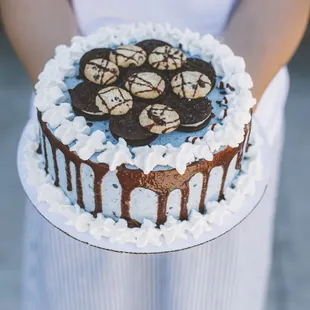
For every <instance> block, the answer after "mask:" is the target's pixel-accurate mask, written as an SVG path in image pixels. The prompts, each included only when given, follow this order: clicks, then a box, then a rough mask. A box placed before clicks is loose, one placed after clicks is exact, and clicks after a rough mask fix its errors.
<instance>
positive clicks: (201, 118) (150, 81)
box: [35, 24, 255, 173]
mask: <svg viewBox="0 0 310 310" xmlns="http://www.w3.org/2000/svg"><path fill="white" fill-rule="evenodd" d="M251 87H252V81H251V78H250V76H249V75H248V74H247V73H246V72H245V64H244V61H243V59H242V58H241V57H237V56H234V55H233V53H232V51H231V50H230V49H229V48H228V47H227V46H226V45H223V44H220V43H219V42H218V41H217V40H215V39H214V38H213V37H212V36H210V35H207V36H204V37H200V36H199V35H198V34H197V33H192V32H190V31H186V32H185V33H183V32H181V31H179V30H177V29H171V28H170V27H169V26H166V27H164V26H161V25H151V24H147V25H145V24H141V25H124V26H119V27H117V28H108V27H105V28H101V29H100V30H98V31H97V32H96V33H95V34H93V35H90V36H88V37H74V38H73V39H72V44H71V46H70V47H66V46H59V47H57V48H56V53H55V57H54V59H52V60H50V61H49V62H48V63H47V64H46V66H45V68H44V71H43V72H42V73H41V74H40V76H39V82H38V84H37V85H36V90H37V96H36V99H35V105H36V107H37V108H38V110H39V111H40V112H41V113H42V119H43V121H45V122H47V123H48V126H49V129H50V130H51V131H52V132H53V134H54V135H55V136H56V137H57V138H58V139H59V140H60V141H61V142H62V143H63V144H66V145H68V146H69V147H70V149H71V150H72V151H74V152H76V153H77V154H78V155H79V156H80V157H81V159H83V160H88V159H90V160H93V161H96V162H100V163H104V164H108V165H109V168H110V170H114V169H116V167H117V166H119V165H122V164H126V165H129V167H132V168H140V169H142V170H143V171H144V172H145V173H149V172H150V171H152V170H153V169H171V168H176V169H177V170H178V171H179V172H180V173H184V172H185V169H186V165H187V164H189V163H191V162H193V161H195V160H201V159H204V160H212V159H213V154H214V153H216V152H218V151H219V150H220V149H221V148H223V147H226V146H230V147H236V146H238V144H239V143H240V142H242V140H243V136H244V126H245V125H246V124H247V123H249V122H250V120H251V114H250V109H251V108H252V107H253V105H254V104H255V99H253V97H252V94H251V92H250V91H249V88H251Z"/></svg>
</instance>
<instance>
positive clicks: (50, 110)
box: [34, 23, 256, 174]
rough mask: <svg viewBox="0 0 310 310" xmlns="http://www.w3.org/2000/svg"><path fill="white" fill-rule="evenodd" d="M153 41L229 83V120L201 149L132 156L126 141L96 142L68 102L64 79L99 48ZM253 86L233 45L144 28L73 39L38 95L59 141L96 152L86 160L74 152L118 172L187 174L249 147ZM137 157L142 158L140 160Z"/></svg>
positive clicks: (191, 146)
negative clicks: (192, 166)
mask: <svg viewBox="0 0 310 310" xmlns="http://www.w3.org/2000/svg"><path fill="white" fill-rule="evenodd" d="M150 38H153V39H160V40H164V41H166V42H168V43H170V44H171V45H174V46H178V45H179V44H182V49H183V50H184V51H186V52H189V53H190V54H191V55H193V56H195V55H197V56H200V57H201V58H202V59H203V60H205V61H211V63H212V65H213V67H214V69H215V71H216V74H217V75H218V76H222V77H223V78H222V81H221V82H220V83H221V86H222V87H224V88H225V90H226V92H227V93H228V94H227V95H226V102H223V104H227V107H228V109H227V116H226V117H225V118H224V119H223V122H222V124H216V125H215V126H214V127H213V128H212V130H211V129H210V128H209V129H208V131H207V132H206V134H205V135H204V137H203V139H197V140H196V141H195V143H189V142H184V143H183V144H182V145H181V146H180V147H176V148H175V147H169V146H161V145H153V146H152V147H148V146H147V147H135V148H132V150H131V151H130V150H129V148H128V146H127V144H126V142H125V141H123V140H122V139H120V141H119V143H118V144H116V145H114V144H112V143H109V142H106V139H105V137H104V136H103V135H101V138H100V139H94V137H93V135H90V131H89V129H87V124H86V120H85V118H84V117H82V116H76V117H74V114H73V113H72V112H73V111H72V107H71V106H70V105H69V104H68V103H66V102H65V95H64V91H66V90H67V86H66V84H65V83H64V79H65V78H66V77H72V76H74V75H76V74H77V72H76V68H75V66H74V64H75V63H77V62H78V61H79V60H80V58H81V57H82V56H83V55H84V53H86V52H87V51H89V50H91V49H93V48H98V47H113V46H115V45H120V44H129V43H130V42H132V41H141V40H144V39H150ZM252 86H253V83H252V79H251V77H250V75H249V74H248V73H247V72H246V71H245V62H244V60H243V58H242V57H238V56H235V55H234V54H233V52H232V50H231V49H230V48H229V47H228V46H227V45H225V44H221V43H220V42H219V41H218V40H216V39H214V38H213V36H211V35H209V34H208V35H205V36H200V35H199V34H198V33H194V32H191V31H190V30H186V31H185V32H182V31H180V30H178V29H175V28H171V27H170V26H169V25H165V26H164V25H160V24H140V23H139V24H130V25H120V26H118V27H113V28H111V27H103V28H100V29H99V30H98V31H97V32H96V33H94V34H92V35H89V36H87V37H81V36H76V37H73V38H72V40H71V45H70V46H69V47H68V46H65V45H60V46H58V47H57V48H56V50H55V57H54V58H53V59H51V60H50V61H48V62H47V64H46V66H45V68H44V70H43V72H42V73H41V74H40V75H39V82H38V83H37V84H36V85H35V89H36V93H37V95H36V97H35V101H34V104H35V106H36V108H37V109H38V110H39V111H40V112H42V115H43V117H42V118H43V120H44V121H45V122H47V123H48V124H49V126H51V128H53V129H55V133H54V134H55V136H56V137H57V138H58V139H59V140H60V141H61V142H62V143H63V144H65V145H69V144H71V143H76V144H78V145H81V143H82V142H81V141H80V140H83V144H84V145H91V146H92V148H91V149H92V150H93V152H87V157H88V158H85V154H84V153H83V154H82V153H81V152H83V149H84V148H83V147H75V146H74V145H73V147H72V151H75V152H76V153H77V154H78V155H79V156H80V157H82V156H83V158H84V159H89V158H90V157H91V156H93V155H94V154H95V153H97V154H98V155H97V160H98V161H99V162H101V163H105V164H108V165H109V168H110V170H115V169H116V168H117V166H119V165H122V164H130V165H134V166H136V167H137V168H140V169H142V170H143V171H144V172H145V173H148V172H149V171H151V170H152V169H153V168H154V167H155V166H157V165H162V166H170V167H172V168H176V169H177V170H178V172H179V173H181V174H183V173H184V171H185V168H186V165H187V164H189V163H190V162H193V161H194V160H201V159H204V160H213V154H214V153H216V152H218V151H219V150H220V148H221V147H225V146H230V147H237V146H238V145H239V143H241V142H242V141H243V139H244V126H245V125H246V124H248V123H249V122H250V121H251V114H250V109H251V108H252V107H253V106H254V105H255V103H256V100H255V99H254V98H253V96H252V93H251V91H250V90H249V89H250V88H251V87H252ZM232 89H234V90H233V91H232ZM95 136H97V135H95ZM94 143H95V144H94ZM142 148H143V149H142ZM137 153H138V154H139V156H135V155H136V154H137ZM109 154H113V155H115V154H116V155H117V156H109ZM154 154H155V155H156V156H154ZM169 155H171V156H169ZM185 155H186V156H185ZM114 158H118V159H119V160H118V162H117V163H115V162H114ZM176 158H177V160H175V159H176Z"/></svg>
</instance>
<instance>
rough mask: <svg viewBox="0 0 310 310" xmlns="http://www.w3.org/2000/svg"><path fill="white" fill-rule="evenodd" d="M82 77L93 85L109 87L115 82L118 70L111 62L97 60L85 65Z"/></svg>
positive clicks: (101, 59)
mask: <svg viewBox="0 0 310 310" xmlns="http://www.w3.org/2000/svg"><path fill="white" fill-rule="evenodd" d="M84 76H85V77H86V78H87V79H88V80H89V81H91V82H93V83H96V84H99V85H109V84H111V83H113V82H115V81H116V80H117V78H118V76H119V69H118V67H117V66H116V65H115V64H114V63H113V62H111V61H108V60H106V59H103V58H97V59H92V60H90V61H89V62H88V63H87V64H86V65H85V69H84Z"/></svg>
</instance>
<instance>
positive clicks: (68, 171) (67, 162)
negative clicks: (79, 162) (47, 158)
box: [65, 157, 72, 192]
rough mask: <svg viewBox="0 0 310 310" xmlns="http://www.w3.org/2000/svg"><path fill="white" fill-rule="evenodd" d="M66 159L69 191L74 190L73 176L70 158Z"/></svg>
mask: <svg viewBox="0 0 310 310" xmlns="http://www.w3.org/2000/svg"><path fill="white" fill-rule="evenodd" d="M65 161H66V176H67V190H68V191H69V192H71V191H72V176H71V169H70V160H69V159H68V158H67V157H65Z"/></svg>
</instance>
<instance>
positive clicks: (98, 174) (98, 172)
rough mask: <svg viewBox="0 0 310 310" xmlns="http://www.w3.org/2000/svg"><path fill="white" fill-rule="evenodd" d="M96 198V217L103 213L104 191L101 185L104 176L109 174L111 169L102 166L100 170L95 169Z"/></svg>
mask: <svg viewBox="0 0 310 310" xmlns="http://www.w3.org/2000/svg"><path fill="white" fill-rule="evenodd" d="M93 171H94V198H95V210H94V212H93V214H94V215H97V214H98V213H101V212H102V190H101V184H102V181H103V178H104V176H105V175H106V174H107V173H108V171H109V169H108V168H107V167H106V166H100V169H94V168H93Z"/></svg>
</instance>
